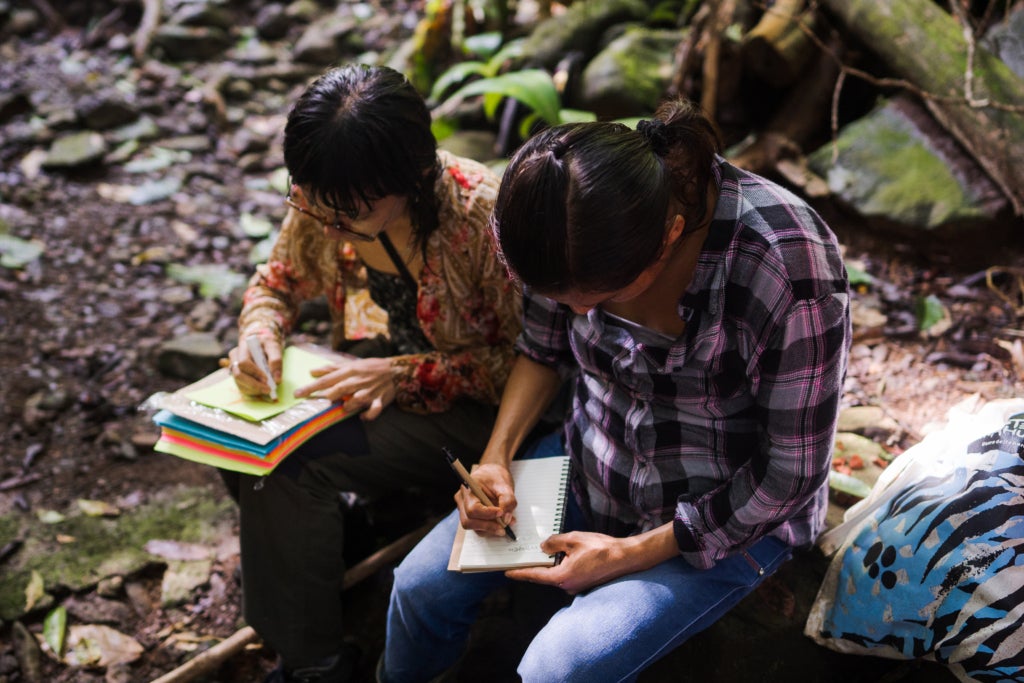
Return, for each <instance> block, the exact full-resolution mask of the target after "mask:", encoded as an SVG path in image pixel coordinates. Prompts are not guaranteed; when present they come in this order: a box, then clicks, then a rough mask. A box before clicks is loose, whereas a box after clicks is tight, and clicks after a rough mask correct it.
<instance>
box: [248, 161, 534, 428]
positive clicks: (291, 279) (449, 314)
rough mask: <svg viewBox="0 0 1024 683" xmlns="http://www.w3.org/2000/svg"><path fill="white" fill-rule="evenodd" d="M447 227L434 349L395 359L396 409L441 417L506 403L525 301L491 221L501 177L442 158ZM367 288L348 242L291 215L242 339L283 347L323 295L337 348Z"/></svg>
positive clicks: (431, 251)
mask: <svg viewBox="0 0 1024 683" xmlns="http://www.w3.org/2000/svg"><path fill="white" fill-rule="evenodd" d="M438 158H439V160H440V163H441V167H442V171H441V174H440V177H439V178H438V181H437V184H436V185H435V192H437V195H438V218H439V222H440V225H439V227H438V229H437V230H436V231H435V232H434V234H432V235H431V236H430V239H429V240H428V241H427V245H426V258H425V260H424V265H423V269H422V272H421V273H420V278H419V283H418V284H419V296H418V302H417V307H416V314H417V318H418V321H419V326H420V328H421V329H422V330H423V334H424V335H425V337H426V338H427V340H428V341H429V342H430V343H431V345H432V346H433V348H434V350H433V351H428V352H425V353H414V354H407V355H400V356H395V357H393V358H392V360H391V371H392V374H393V377H394V381H395V388H396V389H397V394H396V397H395V402H396V404H397V405H398V406H399V407H401V408H403V409H406V410H410V411H414V412H421V413H435V412H443V411H445V410H447V409H448V408H449V407H450V406H451V405H452V403H453V402H454V401H455V400H457V399H459V398H470V399H474V400H477V401H481V402H485V403H491V404H495V405H496V404H497V403H498V400H499V398H500V396H501V392H502V389H503V388H504V386H505V381H506V379H508V373H509V371H510V369H511V366H512V360H513V356H514V350H513V345H514V343H515V340H516V337H517V336H518V334H519V332H520V329H521V327H522V322H521V319H520V314H521V310H522V304H521V297H520V295H519V293H518V292H517V291H516V289H515V287H514V286H513V284H512V283H511V282H510V281H509V279H508V276H507V274H506V271H505V268H504V266H502V264H501V263H500V262H499V261H498V258H497V256H496V254H495V248H494V243H493V239H492V237H491V233H490V230H489V229H488V225H487V220H488V216H489V215H490V212H491V208H492V207H493V205H494V198H495V195H496V194H497V190H498V178H497V177H496V176H495V175H494V174H493V173H492V172H491V171H490V170H489V169H488V168H487V167H485V166H483V165H482V164H480V163H478V162H476V161H472V160H470V159H464V158H461V157H457V156H455V155H453V154H450V153H448V152H445V151H439V152H438ZM365 286H366V268H365V266H364V264H363V262H362V261H361V260H360V259H359V257H358V255H357V254H356V252H355V249H353V247H352V245H351V244H349V243H347V242H340V241H336V240H333V239H331V238H329V237H327V236H325V235H324V231H323V228H322V226H321V225H320V224H319V223H317V222H316V221H315V220H314V219H311V218H309V217H307V216H304V215H303V214H301V213H299V212H298V211H295V210H293V209H289V211H288V214H287V215H286V216H285V219H284V223H283V225H282V228H281V234H280V235H279V236H278V238H277V241H276V242H275V244H274V247H273V249H272V251H271V254H270V258H269V259H268V260H267V262H266V263H264V264H261V265H259V266H257V268H256V273H255V274H254V275H253V276H252V279H251V280H250V281H249V287H248V289H247V290H246V292H245V297H244V300H243V304H242V312H241V315H240V316H239V330H240V331H241V333H242V334H243V335H249V334H254V333H262V334H268V333H269V334H273V335H275V336H276V337H277V338H278V340H279V341H281V342H282V343H283V340H284V337H285V336H286V335H287V334H288V333H289V332H290V331H291V329H292V325H293V323H294V321H295V318H296V316H297V314H298V312H299V305H300V304H301V303H302V302H303V301H307V300H309V299H313V298H316V297H317V296H319V295H321V294H324V295H326V298H327V304H328V308H329V309H330V312H331V322H332V333H331V343H332V344H333V345H334V346H335V347H337V346H339V345H340V343H341V342H342V341H343V340H344V333H345V298H346V295H347V293H348V292H351V291H354V290H356V289H359V288H363V287H365Z"/></svg>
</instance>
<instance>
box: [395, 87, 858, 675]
mask: <svg viewBox="0 0 1024 683" xmlns="http://www.w3.org/2000/svg"><path fill="white" fill-rule="evenodd" d="M719 150H720V143H719V139H718V135H717V132H716V130H715V128H714V126H713V124H712V122H711V121H710V120H709V119H708V118H707V117H706V116H705V115H704V114H703V113H702V112H701V111H700V110H699V109H698V108H697V107H695V106H693V105H692V103H689V102H686V101H684V100H678V101H672V102H666V103H665V104H663V105H662V107H661V108H659V110H658V111H657V112H656V113H655V116H654V118H652V119H650V120H646V121H642V122H640V124H639V125H638V126H637V129H636V130H633V129H630V128H628V127H627V126H624V125H622V124H619V123H612V122H596V123H579V124H567V125H562V126H556V127H553V128H549V129H547V130H545V131H542V132H540V133H538V134H537V135H535V136H534V137H533V138H531V139H530V140H528V141H527V142H526V143H525V144H524V145H523V146H522V147H521V148H520V149H519V150H518V151H517V152H516V153H515V155H514V156H513V158H512V160H511V161H510V162H509V165H508V167H507V169H506V170H505V173H504V175H503V177H502V181H501V187H500V189H499V191H498V199H497V201H496V202H495V209H494V214H493V217H492V226H493V230H494V232H495V235H496V239H497V240H498V244H499V248H500V250H501V255H502V258H503V259H504V260H505V262H506V263H507V265H508V267H509V269H510V271H511V273H512V274H513V276H514V277H515V278H516V279H517V280H519V281H520V282H521V283H522V284H523V287H524V289H523V309H524V310H523V316H524V328H523V334H522V335H521V337H520V340H519V342H518V350H519V351H520V352H521V354H520V356H519V357H518V359H517V360H516V364H515V366H514V368H513V370H512V374H511V376H510V377H509V381H508V384H507V388H506V390H505V392H504V396H503V397H502V402H501V410H500V412H499V415H498V419H497V423H496V425H495V429H494V434H493V436H492V437H491V439H490V442H489V443H488V445H487V448H486V450H485V451H484V454H483V456H482V457H481V459H480V465H479V467H478V468H477V469H476V470H475V471H474V475H473V476H474V479H475V480H476V481H477V483H478V484H480V485H481V487H482V488H483V490H484V492H485V493H486V494H487V495H488V497H489V498H490V499H491V500H492V501H494V504H495V505H494V507H490V506H484V505H482V504H481V503H480V502H479V500H478V499H477V498H476V497H474V496H473V495H472V494H469V493H466V492H465V491H460V492H459V493H458V494H456V499H457V502H458V507H459V509H458V510H457V511H456V512H453V513H452V514H451V515H449V516H448V517H447V518H446V519H444V520H443V521H441V522H440V523H439V524H438V525H437V526H436V527H435V528H434V529H433V530H432V531H431V532H430V534H428V535H427V536H426V538H424V540H423V541H421V542H420V543H419V545H417V546H416V548H414V549H413V550H412V552H410V553H409V555H407V556H406V558H405V559H404V560H403V561H402V563H401V564H400V565H399V567H398V568H397V570H396V571H395V581H394V586H393V588H392V593H391V605H390V608H389V611H388V625H387V643H386V647H385V652H384V656H383V658H382V660H381V664H380V667H379V669H378V680H380V681H386V682H387V683H398V682H402V683H408V682H413V681H427V680H430V679H432V678H433V677H434V676H436V675H437V674H438V673H440V672H442V671H444V670H445V669H446V668H447V667H449V666H451V665H452V663H453V662H455V661H456V659H457V658H458V657H459V656H460V654H461V653H462V650H463V647H464V645H465V642H466V637H467V635H468V633H469V630H470V627H471V625H472V623H473V620H474V617H475V615H476V614H477V609H478V607H479V605H480V603H481V601H482V600H483V599H484V598H485V597H486V596H487V595H488V594H489V593H490V592H491V591H492V590H493V589H495V588H496V587H498V586H500V585H504V584H506V583H507V582H508V581H509V579H514V580H519V581H530V582H534V583H540V584H545V585H549V586H552V587H557V588H559V589H561V590H562V591H564V592H565V593H566V594H567V596H566V599H565V603H564V604H565V606H564V607H562V608H561V609H560V610H558V611H557V612H556V613H555V614H554V615H553V616H552V617H551V619H550V620H549V621H548V622H547V623H546V624H545V625H544V626H543V628H541V629H540V631H539V633H537V634H536V636H535V637H534V638H533V640H532V641H531V642H530V643H529V645H528V646H527V647H526V651H525V654H524V655H523V657H522V659H521V660H520V662H519V668H518V673H519V676H520V677H521V680H522V681H524V683H538V682H540V683H546V682H548V681H559V682H561V683H565V682H567V681H583V682H586V683H599V682H604V681H609V682H611V681H615V682H621V681H634V680H636V679H637V677H638V676H639V675H640V672H641V671H643V670H644V669H645V668H647V667H649V666H650V665H651V664H652V663H653V662H655V661H656V660H658V659H659V658H661V657H663V656H664V655H665V654H667V653H668V652H670V651H671V650H672V649H673V648H674V647H676V646H677V645H679V644H680V643H682V642H683V641H685V640H686V639H688V638H689V637H690V636H692V635H693V634H695V633H697V632H699V631H700V630H702V629H704V628H706V627H708V626H709V625H710V624H711V623H713V622H714V621H715V620H716V619H718V618H719V617H721V616H722V615H723V614H724V613H725V612H726V611H728V610H729V609H730V608H731V607H732V606H733V605H735V604H736V603H737V602H739V601H740V599H742V598H743V597H744V596H745V595H747V594H749V593H750V592H751V591H753V590H754V589H755V588H756V587H757V586H758V584H760V583H761V582H762V581H764V579H765V578H766V577H768V576H770V575H771V574H772V573H773V572H774V571H775V570H776V569H778V567H779V566H780V565H781V564H782V563H783V562H785V561H786V560H787V559H788V558H789V557H790V554H791V552H792V551H793V549H794V548H807V547H809V546H810V545H812V544H813V543H814V541H815V538H816V536H817V535H818V533H819V532H820V531H821V530H822V528H823V526H824V522H825V512H826V506H827V504H828V473H829V467H830V464H831V454H832V448H833V437H834V434H835V430H836V421H837V415H838V411H839V401H840V396H841V394H842V389H843V377H844V374H845V370H846V359H847V353H848V349H849V345H850V306H849V303H850V302H849V285H848V281H847V277H846V271H845V268H844V266H843V261H842V257H841V254H840V250H839V244H838V242H837V240H836V238H835V235H833V233H832V232H831V230H830V229H829V228H828V226H827V225H826V224H825V223H824V222H823V221H822V219H821V218H820V217H819V216H818V214H817V213H815V212H814V210H813V209H812V208H811V207H809V206H808V205H807V204H806V203H804V202H803V201H802V200H800V199H799V198H798V197H796V196H795V195H793V194H792V193H791V192H788V191H787V190H786V189H784V188H783V187H780V186H779V185H777V184H775V183H772V182H771V181H769V180H766V179H764V178H761V177H759V176H756V175H754V174H751V173H747V172H745V171H743V170H742V169H739V168H737V167H735V166H733V165H731V164H729V163H728V162H727V161H726V160H725V159H724V158H722V157H721V156H720V154H719ZM569 373H576V374H575V375H574V380H573V391H572V410H571V414H570V415H569V417H568V419H567V420H566V422H565V425H564V430H563V433H562V434H561V435H556V436H555V439H554V440H555V441H556V444H555V445H556V447H561V448H564V452H566V453H567V454H568V455H569V457H570V463H571V468H570V482H571V488H572V493H573V495H572V496H571V497H570V501H569V505H568V510H567V511H566V514H565V517H564V519H565V520H566V521H567V527H568V528H566V529H565V532H564V533H560V534H555V535H553V536H551V537H550V538H548V539H547V540H545V541H544V542H543V543H542V544H541V549H542V550H543V551H545V552H546V553H548V554H549V555H553V556H555V555H559V556H560V557H561V561H560V562H559V563H557V564H556V565H555V566H553V567H531V568H525V569H515V570H510V571H507V572H505V573H502V572H484V573H477V574H459V573H455V572H451V571H447V569H446V567H447V562H448V555H449V552H450V549H451V547H452V541H453V538H454V536H455V533H456V530H457V528H458V526H459V525H460V524H461V525H462V526H463V527H464V528H466V529H472V530H474V531H477V532H480V533H482V534H484V535H489V536H500V535H501V534H502V533H503V532H504V527H503V526H502V524H501V523H499V522H506V521H508V520H509V518H511V517H514V516H515V514H516V500H515V495H514V488H513V482H512V477H511V475H510V472H509V462H510V461H511V460H512V458H513V457H515V456H516V454H517V450H518V447H519V445H520V444H521V443H522V440H523V438H524V437H525V435H526V434H527V433H528V431H529V429H530V427H531V425H532V424H534V422H535V421H536V420H537V418H538V416H539V415H540V411H541V410H542V409H543V406H544V403H545V399H546V398H549V397H552V396H554V395H555V391H556V389H557V388H558V386H559V384H560V379H559V378H560V377H562V376H565V375H567V374H569ZM558 437H561V440H560V441H561V443H560V444H559V443H557V442H558V441H559V438H558ZM542 443H543V442H542ZM547 450H550V448H548V449H547ZM512 526H513V527H514V526H515V520H514V519H512Z"/></svg>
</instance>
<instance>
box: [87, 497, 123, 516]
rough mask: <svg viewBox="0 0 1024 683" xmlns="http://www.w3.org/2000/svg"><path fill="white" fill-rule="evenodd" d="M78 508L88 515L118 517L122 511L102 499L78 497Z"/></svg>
mask: <svg viewBox="0 0 1024 683" xmlns="http://www.w3.org/2000/svg"><path fill="white" fill-rule="evenodd" d="M77 502H78V509H79V510H81V511H82V512H83V513H85V515H86V516H88V517H117V516H118V515H120V514H121V511H120V510H118V509H117V507H115V506H113V505H111V504H110V503H107V502H105V501H102V500H86V499H85V498H79V499H78V501H77Z"/></svg>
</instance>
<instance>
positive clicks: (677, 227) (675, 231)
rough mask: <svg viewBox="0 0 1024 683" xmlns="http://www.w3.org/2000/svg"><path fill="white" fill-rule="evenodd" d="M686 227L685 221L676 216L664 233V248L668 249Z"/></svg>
mask: <svg viewBox="0 0 1024 683" xmlns="http://www.w3.org/2000/svg"><path fill="white" fill-rule="evenodd" d="M685 227H686V219H685V218H683V217H682V216H681V215H679V214H676V217H675V220H673V221H672V225H671V226H670V227H669V229H668V232H666V233H665V246H666V247H668V246H670V245H672V244H675V242H676V241H677V240H678V239H679V237H680V235H682V234H683V228H685Z"/></svg>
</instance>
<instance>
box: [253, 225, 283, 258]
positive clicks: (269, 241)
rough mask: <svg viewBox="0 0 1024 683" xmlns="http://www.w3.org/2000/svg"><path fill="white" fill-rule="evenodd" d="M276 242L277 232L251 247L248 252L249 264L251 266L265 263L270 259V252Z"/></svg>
mask: <svg viewBox="0 0 1024 683" xmlns="http://www.w3.org/2000/svg"><path fill="white" fill-rule="evenodd" d="M276 241H277V232H276V231H275V232H274V233H272V234H271V235H270V236H269V237H267V238H266V239H264V240H260V241H259V242H257V243H256V244H254V245H252V249H250V250H249V263H251V264H253V265H256V264H259V263H266V262H267V260H268V259H269V258H270V251H271V250H272V249H273V248H274V242H276Z"/></svg>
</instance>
